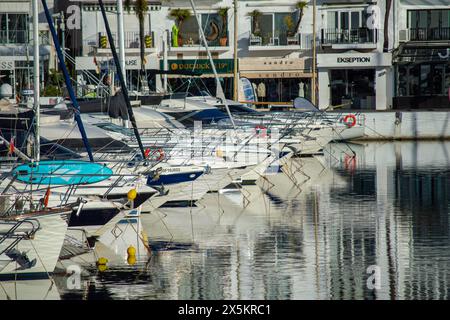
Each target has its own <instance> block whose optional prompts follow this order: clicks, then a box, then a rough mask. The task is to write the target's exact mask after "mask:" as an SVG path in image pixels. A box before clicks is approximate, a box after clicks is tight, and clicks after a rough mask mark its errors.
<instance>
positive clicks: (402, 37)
mask: <svg viewBox="0 0 450 320" xmlns="http://www.w3.org/2000/svg"><path fill="white" fill-rule="evenodd" d="M398 40H399V41H400V42H406V41H409V30H408V29H404V30H400V31H399V32H398Z"/></svg>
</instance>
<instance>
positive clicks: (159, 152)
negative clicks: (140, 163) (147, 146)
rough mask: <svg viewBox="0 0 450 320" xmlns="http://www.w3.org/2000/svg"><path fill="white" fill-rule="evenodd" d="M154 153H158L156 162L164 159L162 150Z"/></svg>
mask: <svg viewBox="0 0 450 320" xmlns="http://www.w3.org/2000/svg"><path fill="white" fill-rule="evenodd" d="M156 152H158V155H159V156H158V158H156V161H161V160H162V159H164V157H165V154H164V150H163V149H158V150H156Z"/></svg>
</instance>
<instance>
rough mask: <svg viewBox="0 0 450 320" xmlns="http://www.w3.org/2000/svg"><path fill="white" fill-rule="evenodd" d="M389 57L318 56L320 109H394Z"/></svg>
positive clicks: (347, 54) (390, 59)
mask: <svg viewBox="0 0 450 320" xmlns="http://www.w3.org/2000/svg"><path fill="white" fill-rule="evenodd" d="M391 64H392V58H391V54H389V53H353V52H352V53H338V54H336V53H324V54H319V55H318V56H317V68H318V86H319V108H320V109H326V108H329V107H334V108H337V107H339V108H344V109H363V110H364V109H365V110H386V109H391V108H392V76H393V72H392V66H391Z"/></svg>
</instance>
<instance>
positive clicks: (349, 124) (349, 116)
mask: <svg viewBox="0 0 450 320" xmlns="http://www.w3.org/2000/svg"><path fill="white" fill-rule="evenodd" d="M350 119H351V121H349V120H350ZM344 123H345V124H346V125H347V127H349V128H351V127H354V126H355V125H356V117H355V115H353V114H348V115H346V116H345V117H344Z"/></svg>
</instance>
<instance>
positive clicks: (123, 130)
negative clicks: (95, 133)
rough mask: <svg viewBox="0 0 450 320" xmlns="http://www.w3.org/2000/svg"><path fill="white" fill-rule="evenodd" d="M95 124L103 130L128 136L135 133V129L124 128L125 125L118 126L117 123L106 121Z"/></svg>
mask: <svg viewBox="0 0 450 320" xmlns="http://www.w3.org/2000/svg"><path fill="white" fill-rule="evenodd" d="M95 125H96V126H97V127H99V128H101V129H103V130H107V131H111V132H116V133H121V134H123V135H126V136H133V135H134V133H133V131H132V130H131V129H130V128H124V127H121V126H118V125H117V124H114V123H109V122H106V123H97V124H95Z"/></svg>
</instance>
